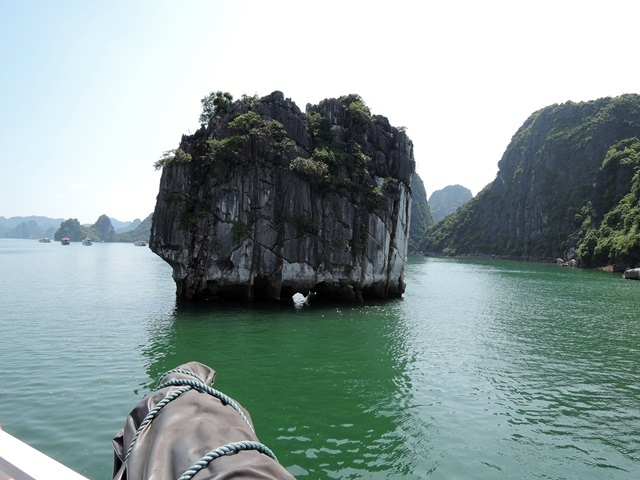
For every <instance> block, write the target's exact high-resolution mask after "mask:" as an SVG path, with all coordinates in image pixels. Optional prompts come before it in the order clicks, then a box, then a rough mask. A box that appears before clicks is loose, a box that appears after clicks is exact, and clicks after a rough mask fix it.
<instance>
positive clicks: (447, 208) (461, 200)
mask: <svg viewBox="0 0 640 480" xmlns="http://www.w3.org/2000/svg"><path fill="white" fill-rule="evenodd" d="M472 198H473V195H472V194H471V190H469V189H468V188H466V187H463V186H462V185H449V186H447V187H444V188H443V189H442V190H436V191H435V192H433V193H432V194H431V195H430V196H429V207H431V213H432V214H433V221H434V222H435V223H438V222H439V221H440V220H442V219H444V217H446V216H447V215H449V214H451V213H453V212H455V211H456V210H458V209H459V208H460V207H461V206H462V205H464V204H465V203H467V202H468V201H469V200H471V199H472Z"/></svg>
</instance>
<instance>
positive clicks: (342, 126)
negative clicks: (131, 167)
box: [150, 92, 415, 301]
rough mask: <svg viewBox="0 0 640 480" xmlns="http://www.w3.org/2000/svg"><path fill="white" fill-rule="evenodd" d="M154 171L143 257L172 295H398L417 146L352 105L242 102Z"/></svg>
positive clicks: (278, 98) (349, 101) (344, 101)
mask: <svg viewBox="0 0 640 480" xmlns="http://www.w3.org/2000/svg"><path fill="white" fill-rule="evenodd" d="M274 120H275V122H273V121H274ZM278 122H279V123H278ZM162 168H163V172H162V178H161V181H160V190H159V194H158V197H157V203H156V208H155V212H154V217H153V225H152V229H151V239H150V247H151V249H152V250H153V251H154V252H156V253H157V254H158V255H159V256H160V257H162V258H163V259H164V260H165V261H167V262H168V263H169V264H170V265H171V266H172V268H173V278H174V280H175V282H176V286H177V295H178V296H179V297H182V298H185V299H207V298H212V297H226V298H238V299H244V300H252V299H255V298H267V299H276V300H277V299H281V298H286V297H291V296H292V295H293V294H294V293H296V292H302V293H304V294H305V295H306V294H307V293H308V292H310V291H315V292H317V293H318V294H320V295H322V296H328V297H332V298H341V299H346V300H350V301H361V300H362V299H363V298H366V297H377V298H386V297H397V296H400V295H402V293H403V292H404V289H405V282H404V267H405V261H406V251H407V236H408V229H409V218H410V209H411V178H412V175H413V173H414V170H415V162H414V159H413V144H412V142H411V141H410V140H409V138H408V137H407V136H406V134H405V133H404V132H402V131H400V130H398V129H396V128H394V127H392V126H391V125H390V124H389V122H388V120H387V119H386V118H385V117H382V116H371V115H370V114H369V111H368V109H367V108H366V106H364V103H363V102H362V101H361V99H360V98H359V97H357V96H355V95H350V96H348V97H341V98H340V99H329V100H324V101H323V102H321V103H320V104H319V105H317V106H311V105H307V114H305V113H303V112H301V111H300V109H299V108H298V107H297V106H296V105H295V104H294V103H293V102H292V101H291V100H290V99H285V98H284V95H283V94H282V93H281V92H274V93H272V94H271V95H268V96H266V97H263V98H261V99H257V98H246V97H245V98H243V99H241V100H238V101H236V102H234V103H233V104H232V105H231V106H230V107H229V108H228V110H226V111H223V112H219V114H218V115H217V116H216V117H214V118H213V119H212V120H211V121H210V122H209V125H208V126H207V127H203V128H201V129H200V130H199V131H198V132H196V133H195V134H193V135H191V136H184V137H183V139H182V142H181V144H180V151H178V150H176V154H175V156H174V157H172V158H170V159H169V161H167V162H165V163H164V164H163V167H162Z"/></svg>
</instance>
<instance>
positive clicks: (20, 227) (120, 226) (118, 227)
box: [0, 215, 151, 241]
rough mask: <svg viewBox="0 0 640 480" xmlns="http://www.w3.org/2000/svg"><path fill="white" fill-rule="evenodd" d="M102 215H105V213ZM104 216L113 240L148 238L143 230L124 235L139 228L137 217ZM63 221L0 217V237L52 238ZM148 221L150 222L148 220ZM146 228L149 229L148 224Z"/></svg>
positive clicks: (34, 217)
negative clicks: (110, 227) (124, 218)
mask: <svg viewBox="0 0 640 480" xmlns="http://www.w3.org/2000/svg"><path fill="white" fill-rule="evenodd" d="M102 217H106V215H103V216H102ZM102 217H100V218H102ZM150 217H151V215H149V217H148V218H150ZM106 218H107V219H108V220H109V221H110V222H111V226H112V227H113V230H114V232H115V234H116V235H115V236H114V237H113V238H118V240H115V241H129V240H128V238H129V237H132V236H136V237H142V238H143V239H144V240H148V239H149V234H148V233H146V234H145V232H144V231H140V232H136V235H131V234H129V235H124V234H126V233H128V232H135V231H136V229H139V228H141V225H142V223H143V221H142V220H140V219H139V218H136V219H135V220H133V221H127V222H123V221H120V220H116V219H115V218H111V219H110V218H109V217H106ZM63 223H65V219H64V218H50V217H44V216H37V215H31V216H27V217H10V218H5V217H0V237H4V238H26V239H37V238H42V237H49V238H54V236H55V234H56V232H57V231H58V230H59V229H60V227H61V226H62V224H63ZM148 223H150V221H149V222H148ZM86 227H91V225H86ZM148 229H149V231H150V225H149V226H148ZM142 230H144V228H142ZM119 237H122V238H123V240H119ZM96 240H97V239H96ZM111 241H114V240H111Z"/></svg>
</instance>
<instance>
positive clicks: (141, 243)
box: [133, 240, 147, 247]
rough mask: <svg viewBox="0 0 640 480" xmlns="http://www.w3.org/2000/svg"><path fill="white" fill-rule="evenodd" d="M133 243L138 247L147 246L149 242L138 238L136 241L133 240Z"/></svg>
mask: <svg viewBox="0 0 640 480" xmlns="http://www.w3.org/2000/svg"><path fill="white" fill-rule="evenodd" d="M133 244H134V245H135V246H136V247H146V246H147V242H145V241H144V240H136V241H135V242H133Z"/></svg>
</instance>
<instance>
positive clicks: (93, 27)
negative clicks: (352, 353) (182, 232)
mask: <svg viewBox="0 0 640 480" xmlns="http://www.w3.org/2000/svg"><path fill="white" fill-rule="evenodd" d="M638 18H640V2H635V1H632V0H629V1H616V0H608V1H607V2H603V1H600V2H589V1H560V0H555V1H547V0H540V1H501V2H499V1H491V0H485V1H482V2H480V1H471V0H469V1H458V2H454V1H450V2H449V1H447V2H445V1H439V2H432V1H403V0H396V1H393V2H389V1H387V2H378V1H373V0H369V1H349V0H342V1H331V0H323V1H306V0H305V1H302V0H297V1H280V0H274V1H267V0H255V1H238V0H235V1H212V0H210V1H203V0H200V1H196V0H179V1H178V0H176V1H166V0H165V1H159V0H153V1H151V0H145V1H139V0H126V1H121V0H109V1H106V0H105V1H99V0H95V1H87V0H58V1H51V0H47V1H42V0H30V1H20V0H0V62H1V65H2V67H1V73H0V216H5V217H11V216H17V215H46V216H50V217H63V218H70V217H73V218H78V219H79V220H80V221H81V222H83V223H93V222H94V221H95V220H96V219H97V218H98V216H99V215H101V214H103V213H104V214H107V215H109V216H110V217H112V218H117V219H118V220H123V221H124V220H132V219H134V218H136V217H139V218H144V217H145V216H147V215H148V214H149V213H151V212H152V211H153V208H154V205H155V197H156V194H157V190H158V182H159V179H160V173H159V172H156V171H155V170H154V168H153V163H154V162H155V161H156V160H157V159H158V158H159V156H160V155H161V154H162V152H163V151H165V150H169V149H172V148H176V147H177V146H178V143H179V141H180V137H181V135H182V134H183V133H189V132H193V131H195V130H196V129H197V128H198V116H199V114H200V99H201V98H202V97H203V96H204V95H205V94H207V93H208V92H210V91H212V90H223V91H229V92H231V93H232V94H233V95H234V97H235V98H238V97H240V96H241V95H242V94H243V93H246V94H248V95H253V94H258V95H260V96H262V95H267V94H269V93H271V92H272V91H273V90H281V91H282V92H284V94H285V96H286V97H290V98H291V99H292V100H293V101H295V102H296V103H297V104H298V106H299V107H300V108H301V109H302V110H304V108H305V105H306V104H307V103H318V102H319V101H320V100H322V99H323V98H327V97H337V96H340V95H345V94H349V93H358V94H360V95H361V96H362V97H363V99H364V100H365V102H366V103H367V104H368V105H369V107H370V109H371V110H372V112H373V113H376V114H381V115H385V116H387V117H388V118H389V120H390V122H391V123H392V124H393V125H395V126H405V127H407V133H408V134H409V137H410V138H411V139H412V140H413V142H414V146H415V156H416V161H417V164H418V172H419V173H420V175H421V176H422V178H423V180H424V182H425V186H426V188H427V193H428V194H430V193H431V192H433V191H434V190H436V189H440V188H443V187H445V186H446V185H450V184H456V183H459V184H462V185H464V186H466V187H468V188H470V189H471V190H472V191H473V193H474V194H475V193H477V192H478V191H479V190H481V189H482V188H483V187H484V186H485V185H486V184H487V183H489V182H491V181H492V180H493V179H494V177H495V174H496V172H497V163H498V161H499V160H500V158H501V156H502V154H503V152H504V149H505V148H506V146H507V144H508V143H509V140H510V139H511V136H512V135H513V134H514V133H515V132H516V130H517V129H518V128H519V127H520V125H522V123H523V122H524V121H525V120H526V118H527V117H528V116H529V115H530V114H531V113H533V111H535V110H537V109H539V108H542V107H544V106H546V105H549V104H553V103H561V102H565V101H567V100H573V101H582V100H592V99H596V98H600V97H603V96H615V95H620V94H622V93H640V92H639V89H640V63H639V62H638V61H637V55H638V50H637V49H638V45H640V43H639V41H638V38H637V31H638V30H637V21H638Z"/></svg>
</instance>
